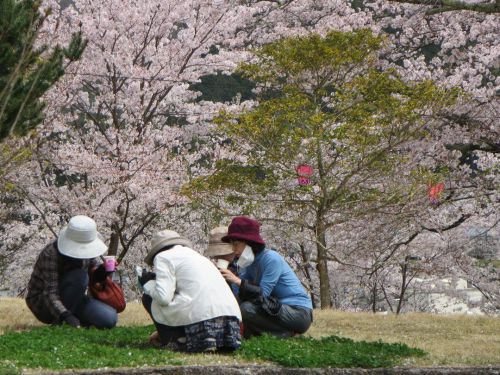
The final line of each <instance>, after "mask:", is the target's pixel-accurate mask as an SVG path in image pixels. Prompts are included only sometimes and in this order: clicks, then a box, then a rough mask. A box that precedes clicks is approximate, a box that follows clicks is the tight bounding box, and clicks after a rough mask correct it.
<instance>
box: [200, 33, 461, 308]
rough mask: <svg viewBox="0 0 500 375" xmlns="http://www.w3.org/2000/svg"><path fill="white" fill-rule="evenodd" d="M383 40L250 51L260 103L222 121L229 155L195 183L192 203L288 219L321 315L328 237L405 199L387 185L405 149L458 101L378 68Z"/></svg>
mask: <svg viewBox="0 0 500 375" xmlns="http://www.w3.org/2000/svg"><path fill="white" fill-rule="evenodd" d="M381 43H382V39H381V38H379V37H376V36H374V35H373V34H372V33H371V32H370V31H368V30H364V29H361V30H358V31H355V32H351V33H341V32H329V33H327V34H326V36H325V37H324V38H322V37H320V36H319V35H315V34H312V35H310V36H307V37H302V38H290V39H284V40H282V41H279V42H274V43H270V44H268V45H265V46H264V47H263V48H262V49H259V50H258V51H256V59H255V61H252V63H250V64H245V65H243V66H242V68H241V70H242V71H243V72H244V73H245V74H246V75H248V76H249V77H251V78H252V79H253V80H255V81H256V82H258V84H259V86H258V87H259V88H260V90H261V100H260V101H259V105H258V106H256V107H255V108H253V109H250V110H248V111H245V112H243V113H241V114H236V115H235V116H232V115H226V114H223V115H222V116H221V118H220V119H219V120H218V121H220V122H221V125H222V126H221V129H220V131H221V134H225V135H226V136H227V137H228V138H229V140H230V141H231V149H232V150H233V152H234V154H233V157H232V158H231V159H229V160H219V161H218V164H217V165H216V168H215V172H212V173H211V174H210V175H209V176H206V177H204V178H199V179H196V180H194V181H193V183H192V186H193V189H192V190H191V191H193V192H194V196H195V197H197V198H198V199H201V200H203V201H206V200H209V199H210V196H211V195H212V194H214V193H215V194H222V195H224V196H225V197H226V199H227V200H228V201H229V202H231V201H233V202H237V203H238V204H239V205H245V206H247V207H248V209H249V210H253V209H255V208H260V211H261V212H262V211H264V212H266V213H269V214H270V212H269V210H268V209H267V207H269V206H274V207H275V209H276V211H275V212H276V213H277V214H278V218H276V219H278V220H279V217H280V216H284V215H286V217H287V218H288V220H289V222H290V224H291V225H294V226H295V227H303V228H306V229H307V230H308V231H310V232H312V233H313V238H314V239H313V243H314V244H315V246H316V253H317V270H318V273H319V279H320V300H321V307H322V308H327V307H330V306H331V301H330V292H331V290H330V284H329V278H328V258H329V257H330V258H331V259H333V260H335V259H336V254H335V252H332V251H330V250H331V241H329V239H328V237H331V233H332V232H334V231H335V228H336V225H338V224H339V223H343V222H346V221H348V220H349V218H351V217H356V216H363V215H366V214H367V213H368V212H370V213H378V212H379V211H381V210H383V209H384V208H385V207H386V206H392V205H395V204H399V203H400V201H401V200H404V199H405V198H404V197H405V195H406V194H405V193H404V191H403V189H402V188H401V186H400V184H399V183H396V184H394V182H393V180H394V179H392V175H394V174H395V172H396V171H400V170H401V169H406V165H405V164H406V162H405V159H406V156H405V152H404V147H405V145H406V144H407V143H409V142H411V141H412V140H413V139H418V138H421V137H423V136H424V135H425V131H423V130H422V129H423V128H424V126H431V121H430V120H427V119H426V118H432V115H433V114H435V113H438V112H439V111H441V110H442V108H445V107H447V106H450V105H452V104H453V101H454V100H455V98H456V96H457V92H454V91H453V90H442V89H439V88H438V87H437V86H435V85H433V84H432V83H431V82H429V81H424V82H421V83H405V82H404V81H403V80H401V79H400V78H399V77H398V76H397V75H393V73H392V72H391V71H390V70H388V71H386V72H380V71H379V70H377V69H375V67H376V66H377V57H378V56H377V53H378V51H380V50H381ZM273 93H274V94H273ZM269 96H270V98H268V99H266V97H269ZM300 165H303V166H309V169H311V170H314V176H311V186H309V187H308V186H304V187H302V186H300V185H298V184H297V183H296V182H295V179H296V178H297V172H296V168H297V166H300ZM299 173H300V170H299ZM259 174H261V176H259ZM298 177H300V176H298ZM406 178H407V180H408V181H409V180H411V178H412V177H411V175H410V174H408V175H407V176H406ZM398 182H399V181H398ZM259 203H260V205H262V206H264V207H258V206H259ZM290 212H293V213H292V214H291V213H290ZM287 213H288V214H287Z"/></svg>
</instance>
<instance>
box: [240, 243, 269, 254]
mask: <svg viewBox="0 0 500 375" xmlns="http://www.w3.org/2000/svg"><path fill="white" fill-rule="evenodd" d="M244 242H245V243H246V244H247V245H248V246H250V247H251V248H252V251H253V253H254V254H255V255H257V254H259V253H260V252H262V251H263V250H264V249H265V248H266V245H264V244H261V243H257V242H253V241H244Z"/></svg>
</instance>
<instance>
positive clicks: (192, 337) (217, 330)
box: [184, 316, 241, 352]
mask: <svg viewBox="0 0 500 375" xmlns="http://www.w3.org/2000/svg"><path fill="white" fill-rule="evenodd" d="M184 331H185V333H186V344H185V345H186V347H185V350H186V351H188V352H204V351H216V350H219V351H231V350H235V349H238V348H239V347H240V345H241V334H240V322H239V320H238V318H236V317H234V316H219V317H217V318H213V319H208V320H203V321H201V322H197V323H193V324H189V325H187V326H184Z"/></svg>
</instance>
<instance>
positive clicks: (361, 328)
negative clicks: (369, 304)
mask: <svg viewBox="0 0 500 375" xmlns="http://www.w3.org/2000/svg"><path fill="white" fill-rule="evenodd" d="M308 334H310V335H311V336H314V337H320V336H328V335H337V336H344V337H350V338H352V339H354V340H366V341H377V340H382V341H384V342H401V343H405V344H407V345H409V346H412V347H418V348H421V349H423V350H425V351H426V352H428V353H429V355H428V356H426V357H424V358H416V359H413V358H412V359H409V362H408V364H409V365H410V364H414V365H417V366H442V365H455V366H473V365H478V366H479V365H481V366H485V365H499V364H500V318H498V317H496V318H495V317H485V316H466V315H449V316H445V315H432V314H423V313H411V314H404V315H400V316H397V315H374V314H370V313H348V312H342V311H331V310H322V311H321V310H319V311H315V321H314V324H313V326H312V327H311V329H310V330H309V332H308Z"/></svg>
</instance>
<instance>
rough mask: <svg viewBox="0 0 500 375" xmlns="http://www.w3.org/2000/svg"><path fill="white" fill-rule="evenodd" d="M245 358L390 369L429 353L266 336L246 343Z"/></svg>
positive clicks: (331, 339) (299, 364)
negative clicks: (414, 357)
mask: <svg viewBox="0 0 500 375" xmlns="http://www.w3.org/2000/svg"><path fill="white" fill-rule="evenodd" d="M241 355H242V356H243V357H244V358H246V359H254V358H259V359H264V360H268V361H272V362H275V363H278V364H280V365H282V366H286V367H364V368H371V367H390V366H394V365H396V364H398V363H399V362H400V360H401V359H402V358H404V357H410V356H423V355H425V352H424V351H423V350H420V349H415V348H410V347H408V346H407V345H405V344H387V343H383V342H381V341H379V342H366V341H357V342H355V341H353V340H351V339H348V338H342V337H338V336H328V337H323V338H321V339H312V338H306V337H298V338H293V339H288V340H283V339H279V338H276V337H273V336H262V337H258V338H252V339H250V340H248V341H245V344H244V346H243V350H242V353H241Z"/></svg>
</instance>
